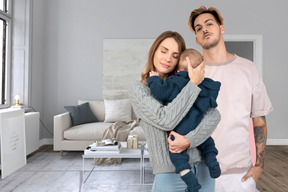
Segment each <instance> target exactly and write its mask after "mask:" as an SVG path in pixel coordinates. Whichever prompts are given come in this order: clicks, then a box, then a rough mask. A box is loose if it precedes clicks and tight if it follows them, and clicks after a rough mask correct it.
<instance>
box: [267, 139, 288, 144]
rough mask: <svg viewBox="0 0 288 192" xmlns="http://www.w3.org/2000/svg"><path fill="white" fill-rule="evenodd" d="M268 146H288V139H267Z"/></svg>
mask: <svg viewBox="0 0 288 192" xmlns="http://www.w3.org/2000/svg"><path fill="white" fill-rule="evenodd" d="M266 145H288V139H267V143H266Z"/></svg>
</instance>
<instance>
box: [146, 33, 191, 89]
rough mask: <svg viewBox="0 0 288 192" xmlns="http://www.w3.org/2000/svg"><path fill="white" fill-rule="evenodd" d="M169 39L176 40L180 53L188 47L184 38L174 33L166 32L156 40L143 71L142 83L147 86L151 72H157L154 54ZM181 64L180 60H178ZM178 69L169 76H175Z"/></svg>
mask: <svg viewBox="0 0 288 192" xmlns="http://www.w3.org/2000/svg"><path fill="white" fill-rule="evenodd" d="M167 38H173V39H175V41H176V42H177V44H178V46H179V51H180V53H181V52H182V51H184V50H185V49H186V45H185V41H184V39H183V37H182V36H181V35H180V34H179V33H177V32H174V31H165V32H163V33H161V34H160V35H159V36H158V37H157V38H156V40H155V41H154V42H153V44H152V46H151V47H150V50H149V53H148V61H147V63H146V66H145V68H144V69H143V71H142V73H141V79H142V80H141V81H142V82H143V83H144V84H145V85H147V79H148V78H149V72H150V71H155V66H154V62H153V59H154V54H155V51H156V50H157V48H158V47H159V45H160V44H161V42H162V41H163V40H165V39H167ZM178 62H179V60H178ZM176 68H177V67H175V69H174V70H173V71H172V72H171V73H169V74H168V76H170V75H173V74H175V72H176V70H177V69H176Z"/></svg>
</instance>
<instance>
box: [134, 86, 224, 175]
mask: <svg viewBox="0 0 288 192" xmlns="http://www.w3.org/2000/svg"><path fill="white" fill-rule="evenodd" d="M200 91H201V89H200V88H199V87H197V86H196V85H194V84H193V83H191V82H189V83H187V85H186V86H185V87H184V88H183V89H182V91H181V92H180V93H179V94H178V96H177V97H176V98H175V99H174V100H173V101H172V102H171V103H169V104H168V105H167V106H163V105H162V104H161V103H160V102H159V101H157V100H156V99H154V97H153V96H152V95H151V93H150V89H149V87H147V86H146V85H144V84H143V83H141V82H140V81H139V82H136V83H135V84H133V85H132V86H131V88H130V90H129V96H130V99H131V103H132V106H133V110H134V112H135V114H136V116H137V117H138V118H139V120H140V125H141V127H142V128H143V130H144V132H145V137H146V140H147V144H148V150H149V157H150V163H151V165H152V168H153V173H154V174H157V173H166V172H175V167H174V165H173V164H172V162H171V161H170V157H169V152H168V151H169V149H168V142H167V137H168V135H167V131H172V130H173V129H174V128H175V127H176V125H177V124H178V123H179V122H180V121H181V120H182V119H183V118H184V116H185V115H186V114H187V112H188V111H189V109H190V108H191V107H192V105H193V103H194V101H195V100H196V98H197V97H198V94H199V93H200ZM219 121H220V114H219V112H218V110H216V109H210V110H209V111H208V112H207V113H206V114H205V116H204V118H203V119H202V121H201V123H200V124H199V125H198V127H197V128H196V129H195V130H193V131H191V132H190V133H188V134H187V135H185V137H186V138H187V139H188V140H189V141H190V147H189V150H188V152H187V153H188V154H189V157H190V161H189V162H190V164H192V163H195V162H197V161H200V160H201V157H200V152H199V151H198V150H197V149H196V147H197V146H198V145H200V144H201V143H202V142H204V141H205V140H206V139H207V138H208V137H209V136H211V134H212V133H213V131H214V130H215V128H216V126H217V124H218V123H219Z"/></svg>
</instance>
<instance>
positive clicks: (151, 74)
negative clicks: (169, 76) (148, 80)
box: [149, 71, 159, 77]
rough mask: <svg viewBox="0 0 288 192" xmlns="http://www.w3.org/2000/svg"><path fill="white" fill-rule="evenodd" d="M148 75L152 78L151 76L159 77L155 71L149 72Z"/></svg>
mask: <svg viewBox="0 0 288 192" xmlns="http://www.w3.org/2000/svg"><path fill="white" fill-rule="evenodd" d="M149 75H150V77H152V76H159V73H158V72H156V71H150V72H149Z"/></svg>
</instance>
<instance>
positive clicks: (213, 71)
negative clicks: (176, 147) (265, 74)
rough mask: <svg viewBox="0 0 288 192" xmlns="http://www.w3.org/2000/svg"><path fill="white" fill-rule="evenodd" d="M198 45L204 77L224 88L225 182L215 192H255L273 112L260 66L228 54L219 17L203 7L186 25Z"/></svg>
mask: <svg viewBox="0 0 288 192" xmlns="http://www.w3.org/2000/svg"><path fill="white" fill-rule="evenodd" d="M188 26H189V28H190V30H191V31H192V32H193V33H195V35H196V42H197V44H199V45H200V46H201V47H202V51H203V58H204V61H205V76H206V77H209V78H212V79H213V80H215V81H220V82H221V83H222V86H221V89H220V93H219V96H218V99H217V103H218V110H219V111H220V113H221V117H222V118H221V121H220V123H219V125H218V127H217V128H216V130H215V132H214V133H213V135H212V137H213V138H214V140H215V144H216V147H217V149H218V151H219V154H218V156H217V159H218V161H219V163H220V167H221V172H222V173H221V176H220V177H219V178H217V179H216V186H215V191H221V192H226V191H229V192H231V191H237V192H238V191H239V192H243V191H249V192H250V191H253V192H254V191H256V182H257V180H258V179H259V177H260V175H261V173H262V171H263V167H264V155H265V145H266V139H267V126H266V120H265V116H266V115H268V114H269V113H270V112H271V111H272V110H273V107H272V105H271V102H270V100H269V97H268V95H267V92H266V88H265V85H264V83H263V80H262V78H261V77H260V75H259V72H258V70H257V67H256V65H255V64H254V63H253V62H251V61H249V60H247V59H244V58H242V57H239V56H237V55H236V54H231V53H229V52H227V50H226V47H225V44H224V39H223V34H224V32H225V28H224V26H223V18H222V16H221V14H220V12H219V11H218V10H217V9H216V8H214V7H210V8H209V9H207V8H206V7H204V6H202V7H200V8H198V9H195V10H193V11H192V12H191V15H190V17H189V20H188ZM250 117H252V120H253V128H254V134H255V145H256V164H255V165H254V166H253V165H252V161H251V155H250V147H249V119H250Z"/></svg>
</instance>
